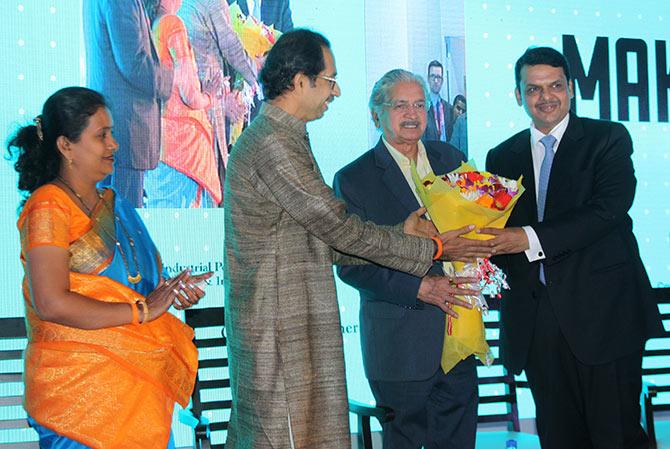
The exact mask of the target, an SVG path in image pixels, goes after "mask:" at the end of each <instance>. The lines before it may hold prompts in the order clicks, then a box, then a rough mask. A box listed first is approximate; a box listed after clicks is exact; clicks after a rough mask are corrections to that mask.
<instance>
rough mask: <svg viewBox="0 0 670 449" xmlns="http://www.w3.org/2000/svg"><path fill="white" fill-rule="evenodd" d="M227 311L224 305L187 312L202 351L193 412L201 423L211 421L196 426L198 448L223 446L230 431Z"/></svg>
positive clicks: (221, 447) (230, 402)
mask: <svg viewBox="0 0 670 449" xmlns="http://www.w3.org/2000/svg"><path fill="white" fill-rule="evenodd" d="M223 311H224V309H223V307H208V308H202V309H187V310H186V311H185V321H186V324H188V325H189V326H191V327H192V328H193V329H194V330H195V338H194V340H193V341H194V343H195V345H196V347H197V348H198V353H199V355H198V357H199V366H198V377H197V380H196V385H195V388H194V390H193V395H192V397H191V399H192V407H191V412H192V413H193V415H194V416H195V417H196V418H197V419H199V420H200V421H201V422H202V418H206V420H207V421H208V422H209V425H208V426H202V427H201V428H200V429H199V428H197V427H196V447H211V448H213V449H223V448H224V443H225V439H226V432H227V430H228V420H229V419H230V408H231V406H232V399H231V395H230V377H229V374H228V352H227V350H226V337H225V336H224V335H223V332H224V331H223V329H224V316H223ZM207 430H208V431H209V433H210V434H209V436H207V435H206V433H207ZM208 440H209V441H208ZM208 445H209V446H208Z"/></svg>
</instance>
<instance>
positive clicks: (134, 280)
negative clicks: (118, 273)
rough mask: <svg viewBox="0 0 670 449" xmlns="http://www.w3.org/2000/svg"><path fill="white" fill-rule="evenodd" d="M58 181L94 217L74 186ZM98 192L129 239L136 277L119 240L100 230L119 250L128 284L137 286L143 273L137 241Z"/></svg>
mask: <svg viewBox="0 0 670 449" xmlns="http://www.w3.org/2000/svg"><path fill="white" fill-rule="evenodd" d="M56 179H58V180H59V181H60V182H61V183H62V184H63V185H64V186H65V187H67V188H68V190H69V191H70V192H72V194H73V195H74V196H76V197H77V199H78V200H79V202H80V203H81V205H82V206H84V209H86V212H87V215H88V216H89V217H91V215H93V210H92V209H90V208H89V207H88V206H87V205H86V203H85V202H84V198H83V197H82V196H81V195H80V194H79V193H77V191H76V190H74V189H73V188H72V186H71V185H70V184H68V183H67V182H66V181H65V180H64V179H63V178H62V177H61V176H57V177H56ZM96 191H97V194H98V202H100V201H102V202H103V204H104V206H105V207H106V208H107V210H109V211H110V212H111V213H112V215H113V216H114V220H115V221H116V222H117V223H118V224H119V227H120V228H121V231H122V232H123V234H124V235H125V236H126V238H127V239H128V244H129V245H130V253H131V255H132V256H133V262H135V271H137V273H136V274H134V275H131V274H130V267H129V266H128V259H127V257H126V255H125V253H124V252H123V249H122V248H121V242H119V240H118V239H117V238H116V235H113V234H111V233H110V232H109V231H108V230H107V229H105V227H104V226H103V225H100V229H101V230H102V231H103V232H104V233H105V234H107V236H108V237H110V238H111V239H112V240H114V244H115V245H116V247H117V248H118V249H119V254H121V260H123V266H124V267H125V268H126V278H127V279H128V282H130V283H131V284H137V283H138V282H140V281H141V280H142V273H140V264H139V262H138V261H137V250H136V249H135V240H134V239H133V238H132V237H131V236H130V233H129V232H128V230H127V229H126V227H125V226H123V223H122V222H121V219H120V218H119V217H117V216H116V214H115V213H114V210H113V209H111V208H110V207H109V204H107V201H105V199H104V197H103V196H102V193H101V192H100V191H99V190H96ZM97 205H98V203H97V202H96V203H95V206H93V209H95V207H96V206H97ZM94 219H95V221H96V222H98V223H99V221H98V219H97V217H96V218H94Z"/></svg>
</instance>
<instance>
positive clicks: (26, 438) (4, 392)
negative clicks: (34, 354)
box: [0, 318, 39, 449]
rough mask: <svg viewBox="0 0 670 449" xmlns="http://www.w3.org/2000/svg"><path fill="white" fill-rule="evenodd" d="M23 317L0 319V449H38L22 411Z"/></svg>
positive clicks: (34, 433) (35, 438)
mask: <svg viewBox="0 0 670 449" xmlns="http://www.w3.org/2000/svg"><path fill="white" fill-rule="evenodd" d="M26 342H27V338H26V325H25V322H24V320H23V318H0V448H2V449H37V448H38V447H39V445H38V443H37V433H36V432H35V431H34V430H33V429H31V428H30V427H29V426H28V421H27V420H26V418H27V415H26V412H25V410H23V405H22V402H23V350H24V349H25V347H26Z"/></svg>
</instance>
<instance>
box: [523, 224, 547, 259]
mask: <svg viewBox="0 0 670 449" xmlns="http://www.w3.org/2000/svg"><path fill="white" fill-rule="evenodd" d="M521 229H523V232H525V233H526V237H527V238H528V249H527V250H526V251H524V252H525V253H526V257H527V258H528V262H535V261H536V260H542V259H545V258H546V256H545V254H544V250H543V249H542V245H541V244H540V239H539V238H537V234H536V233H535V229H533V228H532V227H531V226H523V227H522V228H521Z"/></svg>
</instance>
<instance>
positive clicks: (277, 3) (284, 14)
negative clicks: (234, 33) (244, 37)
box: [228, 0, 293, 33]
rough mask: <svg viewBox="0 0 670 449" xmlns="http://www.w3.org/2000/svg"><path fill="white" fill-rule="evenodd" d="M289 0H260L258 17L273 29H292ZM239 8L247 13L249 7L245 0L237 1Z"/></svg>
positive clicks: (232, 0)
mask: <svg viewBox="0 0 670 449" xmlns="http://www.w3.org/2000/svg"><path fill="white" fill-rule="evenodd" d="M235 1H237V0H228V4H232V3H234V2H235ZM288 3H289V0H262V1H261V16H260V17H257V19H258V18H260V19H261V20H262V21H263V23H264V24H266V25H274V27H275V30H278V31H281V32H282V33H285V32H287V31H290V30H292V29H293V18H292V17H291V8H290V7H289V4H288ZM238 5H240V10H241V11H242V12H243V13H244V14H245V15H247V16H248V15H249V8H248V5H247V2H246V0H243V1H241V2H238Z"/></svg>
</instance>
